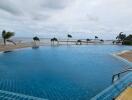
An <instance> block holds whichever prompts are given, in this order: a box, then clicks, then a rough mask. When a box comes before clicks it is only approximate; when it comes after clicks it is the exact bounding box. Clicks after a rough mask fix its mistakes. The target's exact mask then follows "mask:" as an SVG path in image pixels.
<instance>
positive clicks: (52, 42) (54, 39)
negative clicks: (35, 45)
mask: <svg viewBox="0 0 132 100" xmlns="http://www.w3.org/2000/svg"><path fill="white" fill-rule="evenodd" d="M50 41H51V45H52V44H53V45H54V42H55V41H56V42H57V44H59V41H58V39H57V38H55V37H54V38H52V39H51V40H50Z"/></svg>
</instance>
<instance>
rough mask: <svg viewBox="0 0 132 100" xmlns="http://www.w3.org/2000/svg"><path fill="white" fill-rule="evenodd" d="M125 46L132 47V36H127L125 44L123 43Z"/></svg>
mask: <svg viewBox="0 0 132 100" xmlns="http://www.w3.org/2000/svg"><path fill="white" fill-rule="evenodd" d="M122 44H123V45H132V35H129V36H127V37H126V38H125V39H124V40H123V42H122Z"/></svg>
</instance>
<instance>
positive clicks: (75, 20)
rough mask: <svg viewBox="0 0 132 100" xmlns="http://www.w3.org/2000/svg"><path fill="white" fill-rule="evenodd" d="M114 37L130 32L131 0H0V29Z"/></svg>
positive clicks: (30, 33) (28, 33)
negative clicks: (120, 33)
mask: <svg viewBox="0 0 132 100" xmlns="http://www.w3.org/2000/svg"><path fill="white" fill-rule="evenodd" d="M3 29H5V30H7V31H14V32H15V33H16V36H33V35H36V34H37V35H39V36H43V37H51V36H58V37H59V36H60V37H64V36H65V35H66V34H68V33H71V34H72V35H73V36H74V37H82V38H84V37H86V36H87V37H89V36H94V35H99V36H100V37H101V38H108V39H112V38H114V37H115V36H116V35H117V34H118V33H119V32H121V31H123V32H124V33H126V34H130V33H132V0H0V31H2V30H3Z"/></svg>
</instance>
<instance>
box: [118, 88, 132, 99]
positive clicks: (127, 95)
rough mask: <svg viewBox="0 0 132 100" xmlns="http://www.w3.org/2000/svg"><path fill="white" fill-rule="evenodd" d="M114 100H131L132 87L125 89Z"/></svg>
mask: <svg viewBox="0 0 132 100" xmlns="http://www.w3.org/2000/svg"><path fill="white" fill-rule="evenodd" d="M116 100H132V87H128V88H127V89H125V90H124V91H123V92H122V93H121V94H120V95H119V96H118V97H117V98H116Z"/></svg>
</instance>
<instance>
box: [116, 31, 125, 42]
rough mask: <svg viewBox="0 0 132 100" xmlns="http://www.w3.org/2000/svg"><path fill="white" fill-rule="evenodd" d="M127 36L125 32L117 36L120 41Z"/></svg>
mask: <svg viewBox="0 0 132 100" xmlns="http://www.w3.org/2000/svg"><path fill="white" fill-rule="evenodd" d="M125 38H126V34H123V32H120V33H119V35H118V36H117V37H116V39H118V41H123V40H124V39H125Z"/></svg>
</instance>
